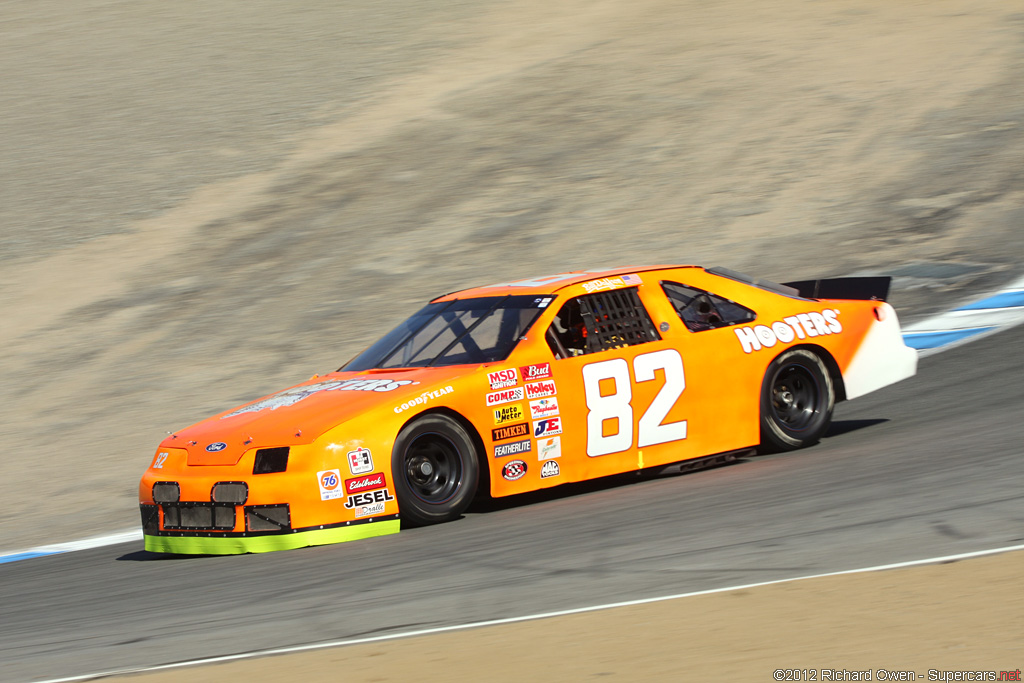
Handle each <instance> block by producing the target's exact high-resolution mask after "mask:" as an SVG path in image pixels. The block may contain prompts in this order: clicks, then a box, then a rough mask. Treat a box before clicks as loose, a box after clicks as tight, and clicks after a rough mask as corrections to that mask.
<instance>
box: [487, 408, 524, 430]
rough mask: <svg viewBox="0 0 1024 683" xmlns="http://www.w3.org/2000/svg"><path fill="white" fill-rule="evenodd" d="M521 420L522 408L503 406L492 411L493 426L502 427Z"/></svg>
mask: <svg viewBox="0 0 1024 683" xmlns="http://www.w3.org/2000/svg"><path fill="white" fill-rule="evenodd" d="M522 419H523V406H522V405H520V404H518V403H517V404H516V405H514V406H503V407H501V408H495V409H494V424H496V425H503V424H505V423H506V422H518V421H519V420H522Z"/></svg>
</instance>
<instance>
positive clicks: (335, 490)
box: [316, 470, 345, 500]
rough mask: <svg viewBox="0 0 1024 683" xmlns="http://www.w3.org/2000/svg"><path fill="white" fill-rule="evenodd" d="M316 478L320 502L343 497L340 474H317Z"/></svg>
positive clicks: (337, 472)
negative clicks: (318, 485)
mask: <svg viewBox="0 0 1024 683" xmlns="http://www.w3.org/2000/svg"><path fill="white" fill-rule="evenodd" d="M316 478H317V483H319V484H320V500H335V499H336V498H341V497H342V496H344V495H345V489H343V488H342V487H341V472H339V471H338V470H324V471H323V472H317V473H316Z"/></svg>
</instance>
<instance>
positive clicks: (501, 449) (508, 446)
mask: <svg viewBox="0 0 1024 683" xmlns="http://www.w3.org/2000/svg"><path fill="white" fill-rule="evenodd" d="M532 448H533V442H532V441H530V440H529V439H523V440H522V441H511V442H509V443H499V444H498V445H497V446H495V447H494V457H495V458H504V457H506V456H509V455H519V454H520V453H528V452H529V451H530V450H531V449H532Z"/></svg>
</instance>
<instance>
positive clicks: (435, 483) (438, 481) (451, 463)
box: [405, 432, 462, 504]
mask: <svg viewBox="0 0 1024 683" xmlns="http://www.w3.org/2000/svg"><path fill="white" fill-rule="evenodd" d="M405 480H406V482H408V484H409V488H410V490H411V491H412V492H413V494H414V495H415V496H416V497H417V498H419V499H420V500H422V501H424V502H426V503H433V504H437V503H443V502H445V501H447V500H448V499H449V498H451V497H452V496H453V495H454V494H455V492H456V491H457V490H458V488H459V483H460V482H461V480H462V459H461V458H460V457H459V449H458V447H457V446H456V445H455V444H454V443H453V442H452V440H451V439H449V438H447V437H445V436H443V435H441V434H437V433H436V432H431V433H427V434H422V435H420V436H419V437H418V438H417V439H416V440H415V441H413V442H412V443H411V444H410V445H409V448H408V449H407V450H406V452H405Z"/></svg>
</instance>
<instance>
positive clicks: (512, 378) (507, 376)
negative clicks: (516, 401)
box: [487, 368, 519, 389]
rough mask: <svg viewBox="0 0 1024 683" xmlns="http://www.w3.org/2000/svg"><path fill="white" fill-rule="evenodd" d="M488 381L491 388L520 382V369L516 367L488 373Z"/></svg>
mask: <svg viewBox="0 0 1024 683" xmlns="http://www.w3.org/2000/svg"><path fill="white" fill-rule="evenodd" d="M487 383H488V384H490V385H491V389H505V388H507V387H514V386H515V385H517V384H519V371H518V370H516V369H515V368H506V369H504V370H495V371H494V372H488V373H487Z"/></svg>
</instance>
